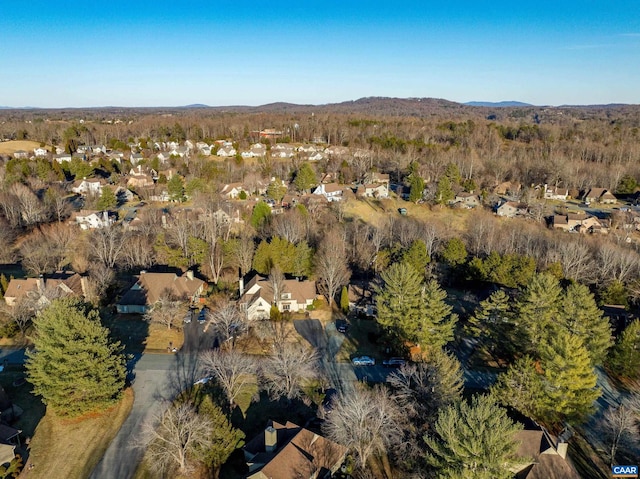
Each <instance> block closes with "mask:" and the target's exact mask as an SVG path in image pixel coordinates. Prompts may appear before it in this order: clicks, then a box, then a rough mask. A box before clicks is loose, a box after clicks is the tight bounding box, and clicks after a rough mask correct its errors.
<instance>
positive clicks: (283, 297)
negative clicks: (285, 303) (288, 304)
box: [282, 293, 291, 299]
mask: <svg viewBox="0 0 640 479" xmlns="http://www.w3.org/2000/svg"><path fill="white" fill-rule="evenodd" d="M282 299H291V293H282Z"/></svg>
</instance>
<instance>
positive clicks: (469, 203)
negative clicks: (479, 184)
mask: <svg viewBox="0 0 640 479" xmlns="http://www.w3.org/2000/svg"><path fill="white" fill-rule="evenodd" d="M451 204H452V205H453V206H456V207H459V208H475V207H477V206H480V197H479V196H478V195H474V194H473V193H467V192H466V191H462V192H460V193H458V194H456V196H455V198H454V199H453V200H452V201H451Z"/></svg>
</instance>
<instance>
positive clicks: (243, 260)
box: [232, 228, 256, 276]
mask: <svg viewBox="0 0 640 479" xmlns="http://www.w3.org/2000/svg"><path fill="white" fill-rule="evenodd" d="M234 246H235V247H234V249H233V252H232V254H233V257H234V259H235V261H236V262H237V265H238V267H239V268H240V274H241V275H242V276H244V275H245V274H247V273H248V272H249V271H250V270H251V263H252V261H253V253H254V251H255V249H256V245H255V243H254V242H253V236H252V234H251V233H250V232H249V230H248V229H247V228H245V229H244V230H242V233H240V236H239V237H238V239H237V241H236V242H235V243H234Z"/></svg>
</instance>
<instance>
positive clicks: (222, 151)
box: [216, 145, 236, 158]
mask: <svg viewBox="0 0 640 479" xmlns="http://www.w3.org/2000/svg"><path fill="white" fill-rule="evenodd" d="M216 155H218V156H221V157H223V158H228V157H230V156H236V149H235V148H234V147H233V145H222V146H221V147H220V148H218V152H217V153H216Z"/></svg>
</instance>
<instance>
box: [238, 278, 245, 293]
mask: <svg viewBox="0 0 640 479" xmlns="http://www.w3.org/2000/svg"><path fill="white" fill-rule="evenodd" d="M238 289H239V290H240V297H242V295H243V294H244V277H243V276H242V275H240V280H239V281H238Z"/></svg>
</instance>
